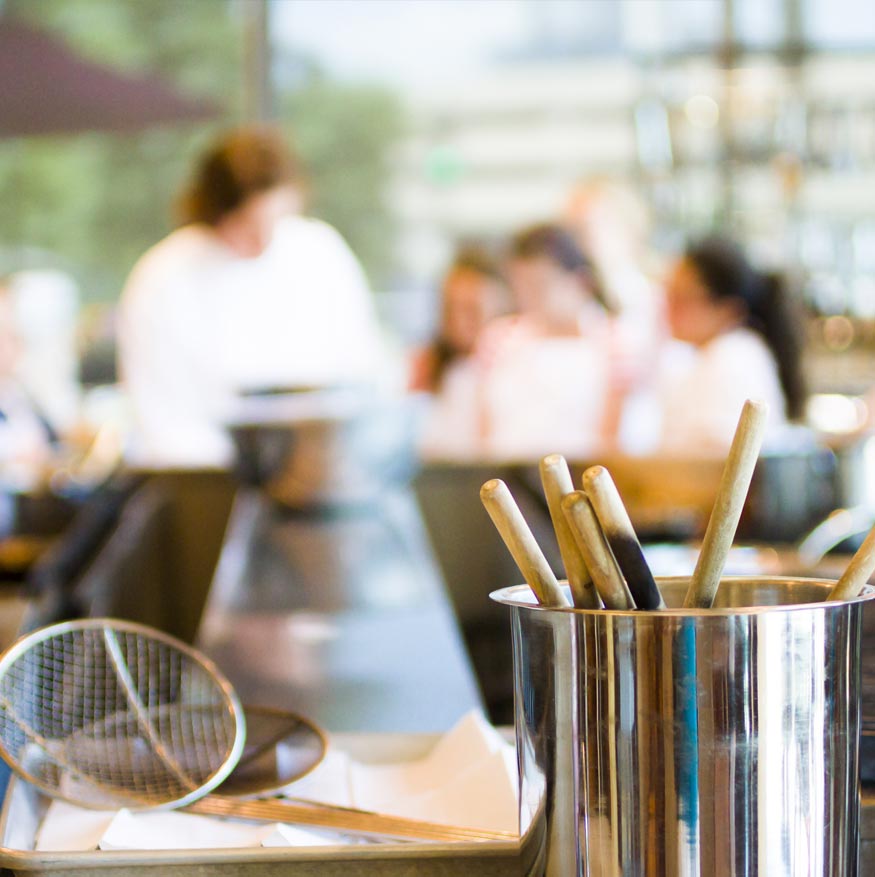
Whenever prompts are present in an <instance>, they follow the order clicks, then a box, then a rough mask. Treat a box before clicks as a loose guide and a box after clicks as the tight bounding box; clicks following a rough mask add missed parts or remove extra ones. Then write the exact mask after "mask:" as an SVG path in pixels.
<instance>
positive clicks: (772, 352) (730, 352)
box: [657, 237, 805, 456]
mask: <svg viewBox="0 0 875 877" xmlns="http://www.w3.org/2000/svg"><path fill="white" fill-rule="evenodd" d="M791 305H792V302H791V301H790V299H789V297H788V294H787V291H786V288H785V286H784V283H783V281H782V279H781V278H780V277H779V276H778V275H773V274H763V273H761V272H759V271H757V270H756V269H755V268H754V267H753V266H752V265H751V264H750V262H749V261H748V259H747V258H746V257H745V255H744V253H743V252H742V250H741V249H740V248H739V247H738V246H737V245H736V244H734V243H733V242H731V241H729V240H727V239H725V238H721V237H709V238H706V239H704V240H702V241H699V242H697V243H694V244H692V245H691V246H689V247H688V248H687V250H686V252H685V253H684V255H683V257H682V258H681V259H680V260H679V261H678V263H677V264H676V265H675V267H674V269H673V270H672V271H671V273H670V276H669V279H668V283H667V286H666V317H667V320H668V324H669V328H670V330H671V333H672V335H673V336H674V338H675V339H677V340H679V341H683V342H686V344H687V345H689V346H688V347H686V348H685V349H682V348H680V347H679V346H675V347H674V348H673V349H672V350H670V351H666V353H667V356H666V363H665V369H664V372H663V374H662V375H661V377H660V383H659V387H658V391H657V397H658V400H659V407H660V416H661V424H662V426H661V440H660V447H659V450H660V451H661V452H662V453H666V454H676V455H697V456H703V455H710V454H714V455H717V454H719V455H723V454H725V453H726V451H727V450H728V449H729V445H730V443H731V441H732V436H733V434H734V432H735V426H736V423H737V420H738V416H739V413H740V412H741V407H742V405H743V404H744V401H745V399H748V398H756V399H761V400H763V401H765V402H766V403H768V405H769V412H770V429H771V433H772V435H773V436H774V434H775V432H776V431H777V429H778V427H780V426H781V425H782V424H785V423H786V422H787V421H793V420H798V419H799V418H801V416H802V414H803V408H804V404H805V386H804V380H803V376H802V371H801V363H800V360H801V354H802V341H803V339H802V333H801V329H800V326H799V324H798V321H797V320H796V318H795V315H794V312H793V309H792V307H791Z"/></svg>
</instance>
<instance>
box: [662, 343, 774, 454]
mask: <svg viewBox="0 0 875 877" xmlns="http://www.w3.org/2000/svg"><path fill="white" fill-rule="evenodd" d="M657 398H658V403H659V409H660V420H661V430H660V434H661V438H660V443H659V448H658V451H659V452H661V453H664V454H670V455H678V456H714V455H719V456H723V455H725V454H726V452H727V451H728V450H729V446H730V444H731V443H732V437H733V435H734V434H735V428H736V426H737V424H738V418H739V415H740V414H741V409H742V407H743V405H744V402H745V400H746V399H758V400H761V401H763V402H765V403H766V404H767V405H768V406H769V419H768V427H767V433H771V434H772V435H773V436H774V435H775V434H776V433H777V432H778V431H779V429H780V427H781V426H782V425H783V424H785V423H786V419H787V417H786V403H785V400H784V393H783V390H782V388H781V380H780V377H779V375H778V367H777V364H776V362H775V358H774V356H773V355H772V352H771V350H770V349H769V347H768V345H767V344H766V342H765V340H764V339H763V337H762V335H760V334H759V333H758V332H755V331H753V330H752V329H747V328H738V329H734V330H732V331H730V332H726V333H724V334H722V335H719V336H718V337H716V338H714V339H713V340H711V341H710V342H708V343H707V344H706V345H704V346H703V347H700V348H694V347H691V346H689V345H686V344H681V343H680V342H676V341H675V342H671V343H670V344H669V345H668V346H667V349H666V352H665V357H664V361H663V369H662V374H661V375H660V379H659V387H658V390H657Z"/></svg>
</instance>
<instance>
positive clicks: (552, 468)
mask: <svg viewBox="0 0 875 877" xmlns="http://www.w3.org/2000/svg"><path fill="white" fill-rule="evenodd" d="M539 469H540V472H541V483H542V484H543V485H544V496H546V497H547V508H549V509H550V519H551V520H552V521H553V529H554V530H555V531H556V541H557V542H558V543H559V553H560V554H561V555H562V563H563V564H564V565H565V575H566V577H567V578H568V585H569V587H570V588H571V597H572V600H573V602H574V605H575V606H576V607H577V608H578V609H600V608H601V605H602V601H601V599H600V598H599V594H598V591H597V590H596V589H595V585H594V584H593V581H592V576H591V575H590V574H589V570H588V569H587V567H586V561H585V560H584V558H583V554H582V552H581V550H580V548H579V547H578V545H577V542H576V541H575V539H574V535H573V534H572V532H571V526H570V525H569V523H568V520H567V519H566V517H565V513H564V512H563V511H562V499H563V497H565V496H567V495H568V494H569V493H573V492H574V482H573V481H572V480H571V472H570V471H569V470H568V463H567V462H566V461H565V457H563V456H562V455H561V454H550V455H549V456H546V457H544V459H543V460H541V464H540V466H539Z"/></svg>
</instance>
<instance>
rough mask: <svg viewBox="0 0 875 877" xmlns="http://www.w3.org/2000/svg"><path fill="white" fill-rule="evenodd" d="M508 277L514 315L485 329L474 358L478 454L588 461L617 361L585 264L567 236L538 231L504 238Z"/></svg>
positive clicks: (603, 431)
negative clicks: (551, 456)
mask: <svg viewBox="0 0 875 877" xmlns="http://www.w3.org/2000/svg"><path fill="white" fill-rule="evenodd" d="M509 278H510V284H511V289H512V291H513V293H514V295H515V297H516V302H517V305H518V307H519V315H518V316H513V317H507V318H505V319H502V320H499V321H497V322H496V323H495V324H493V326H492V327H490V329H489V330H487V332H485V333H484V336H483V339H482V341H481V343H480V344H479V345H478V351H477V357H478V360H479V362H480V367H481V369H482V382H481V390H480V393H481V398H480V414H479V424H478V425H479V429H480V435H481V449H482V456H485V457H489V458H502V459H510V458H516V459H525V460H532V459H536V458H538V457H540V456H543V455H544V454H547V453H552V452H557V453H563V454H566V455H567V456H569V457H582V456H584V455H586V454H590V453H592V452H593V451H594V450H595V449H597V448H598V447H600V446H601V445H602V444H603V443H604V441H605V438H606V436H607V435H608V434H609V433H611V432H612V431H613V424H612V423H610V421H611V420H612V416H611V415H612V406H611V404H610V402H611V399H612V395H613V394H612V388H613V386H614V378H615V375H616V373H617V368H618V365H619V363H620V362H621V360H620V359H619V358H618V354H619V353H621V345H620V344H619V337H618V333H617V329H616V325H615V322H614V320H613V318H612V316H611V314H610V313H609V312H608V310H607V309H606V307H605V305H604V303H603V299H602V296H601V291H600V288H599V285H598V282H597V280H596V277H595V273H594V271H593V267H592V263H591V262H590V260H589V259H588V258H587V256H585V255H584V253H583V252H582V251H581V250H580V249H579V247H578V246H577V244H576V243H575V241H574V239H573V238H572V237H571V236H570V235H569V234H568V232H566V231H565V230H563V229H562V228H560V227H559V226H556V225H539V226H535V227H534V228H530V229H527V230H525V231H523V232H521V233H520V234H518V235H517V236H516V237H515V238H514V239H513V241H512V244H511V252H510V271H509Z"/></svg>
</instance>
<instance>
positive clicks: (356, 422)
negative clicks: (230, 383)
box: [227, 389, 422, 508]
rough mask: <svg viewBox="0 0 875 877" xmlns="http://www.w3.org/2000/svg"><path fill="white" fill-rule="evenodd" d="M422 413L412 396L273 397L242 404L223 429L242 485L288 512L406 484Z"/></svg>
mask: <svg viewBox="0 0 875 877" xmlns="http://www.w3.org/2000/svg"><path fill="white" fill-rule="evenodd" d="M421 411H422V402H421V400H420V399H419V398H417V397H415V396H397V397H389V398H387V397H381V396H377V395H375V394H373V393H367V392H356V391H353V390H345V389H344V390H308V391H305V392H297V393H271V394H269V395H264V396H253V397H249V398H245V399H241V400H240V404H239V406H238V408H237V410H236V411H235V412H234V414H233V417H232V418H230V419H229V421H228V423H227V427H228V430H229V432H230V434H231V437H232V439H233V441H234V445H235V448H236V452H237V461H236V471H237V473H238V475H239V477H240V478H241V479H242V480H243V481H244V482H245V483H247V484H251V485H257V486H259V487H261V488H262V489H264V490H265V491H266V492H267V493H268V494H269V495H270V496H271V497H272V498H274V499H275V500H277V501H278V502H280V503H282V504H283V505H286V506H290V507H294V508H302V507H313V506H348V505H360V504H367V503H371V502H373V501H375V500H376V499H377V498H378V497H379V496H380V494H381V493H382V492H384V491H385V490H386V489H387V488H388V487H390V486H392V485H398V484H404V483H406V482H407V481H409V480H410V478H411V477H412V476H413V474H414V472H415V471H416V468H417V464H418V460H417V454H416V436H417V431H418V424H419V420H420V418H421Z"/></svg>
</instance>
